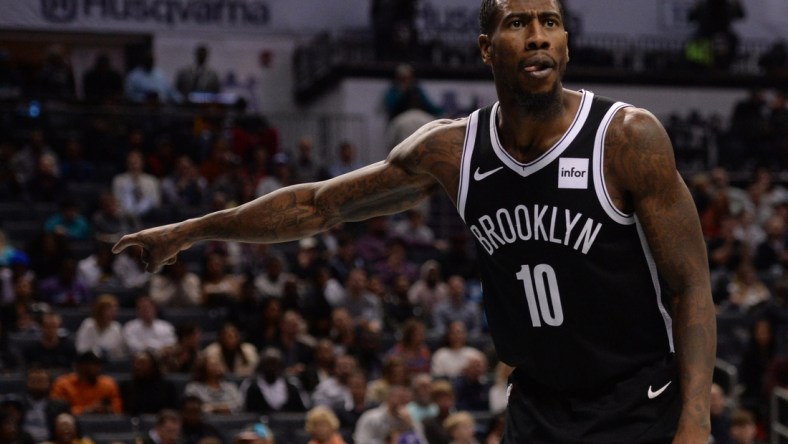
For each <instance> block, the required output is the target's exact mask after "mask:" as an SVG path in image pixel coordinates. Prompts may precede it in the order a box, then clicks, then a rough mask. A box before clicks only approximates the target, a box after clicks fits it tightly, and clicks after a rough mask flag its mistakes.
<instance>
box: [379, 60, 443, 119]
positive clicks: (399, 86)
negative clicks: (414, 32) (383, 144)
mask: <svg viewBox="0 0 788 444" xmlns="http://www.w3.org/2000/svg"><path fill="white" fill-rule="evenodd" d="M383 104H384V106H385V108H386V114H387V116H388V120H389V121H391V120H392V119H394V118H395V117H397V116H398V115H400V114H402V113H403V112H405V111H407V110H409V109H420V110H422V111H424V112H426V113H427V114H431V115H433V116H437V115H440V114H441V112H442V110H441V109H440V108H439V107H438V106H437V105H435V104H434V103H433V102H432V100H431V99H430V98H429V96H427V94H426V92H425V91H424V89H423V88H422V87H421V85H419V83H418V82H417V81H416V78H415V75H414V72H413V67H412V66H410V65H407V64H401V65H399V66H397V69H396V71H395V73H394V80H393V81H392V83H391V85H390V86H389V88H388V89H387V90H386V92H385V94H384V96H383Z"/></svg>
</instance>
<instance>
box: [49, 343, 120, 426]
mask: <svg viewBox="0 0 788 444" xmlns="http://www.w3.org/2000/svg"><path fill="white" fill-rule="evenodd" d="M103 365H104V359H103V358H102V357H101V356H99V355H97V354H96V353H95V352H92V351H89V352H85V353H81V354H80V355H79V356H78V357H77V359H76V363H75V371H74V372H73V373H68V374H65V375H63V376H60V377H58V378H57V379H55V383H54V384H53V385H52V397H53V398H57V399H62V400H64V401H67V402H68V403H69V405H70V406H71V413H73V414H74V415H82V414H87V413H99V414H116V415H118V414H120V413H121V412H122V411H123V401H122V400H121V398H120V390H119V389H118V384H117V382H115V379H114V378H112V377H111V376H107V375H103V374H102V366H103Z"/></svg>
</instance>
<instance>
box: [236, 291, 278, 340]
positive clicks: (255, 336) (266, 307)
mask: <svg viewBox="0 0 788 444" xmlns="http://www.w3.org/2000/svg"><path fill="white" fill-rule="evenodd" d="M239 316H242V315H241V314H237V313H236V314H235V315H234V318H235V319H234V321H235V322H236V323H238V322H239V320H238V317H239ZM281 322H282V301H281V300H279V299H277V298H264V299H263V300H262V302H261V303H260V307H259V309H258V311H257V312H255V313H254V315H253V316H252V317H250V318H248V319H246V322H244V324H243V327H244V328H243V334H244V336H245V337H246V338H248V339H249V341H250V342H252V343H253V344H254V345H255V346H256V347H257V348H258V349H262V348H265V347H267V346H269V345H275V344H276V341H277V339H278V337H279V328H280V325H281Z"/></svg>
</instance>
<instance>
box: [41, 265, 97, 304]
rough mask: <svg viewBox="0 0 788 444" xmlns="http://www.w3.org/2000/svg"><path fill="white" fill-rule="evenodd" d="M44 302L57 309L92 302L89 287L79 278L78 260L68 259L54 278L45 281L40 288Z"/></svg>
mask: <svg viewBox="0 0 788 444" xmlns="http://www.w3.org/2000/svg"><path fill="white" fill-rule="evenodd" d="M38 292H39V295H40V299H41V301H42V302H46V303H49V304H51V305H53V306H56V307H78V306H86V305H88V304H90V303H91V302H92V301H91V299H92V295H91V293H90V291H89V290H88V286H87V285H85V283H84V282H82V280H81V279H80V278H79V275H78V273H77V260H76V259H74V258H71V257H69V258H66V259H64V260H63V262H61V263H60V269H59V270H58V273H57V274H56V275H54V276H50V277H48V278H46V279H43V280H42V281H41V283H40V284H39V286H38Z"/></svg>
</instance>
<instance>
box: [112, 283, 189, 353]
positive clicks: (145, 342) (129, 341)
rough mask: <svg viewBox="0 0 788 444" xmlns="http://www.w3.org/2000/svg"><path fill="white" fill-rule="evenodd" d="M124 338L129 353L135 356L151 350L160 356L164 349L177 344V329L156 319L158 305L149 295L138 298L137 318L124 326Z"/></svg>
mask: <svg viewBox="0 0 788 444" xmlns="http://www.w3.org/2000/svg"><path fill="white" fill-rule="evenodd" d="M123 337H124V338H125V340H126V345H127V346H128V348H129V351H130V352H131V353H132V354H134V353H137V352H140V351H145V350H150V351H152V352H153V353H154V354H157V355H158V354H159V353H160V352H161V350H162V349H164V348H165V347H169V346H171V345H174V344H175V340H176V338H175V328H174V327H173V326H172V324H170V323H169V322H167V321H165V320H163V319H157V318H156V305H154V303H153V300H152V299H151V298H150V296H148V295H144V296H140V297H138V298H137V317H136V318H135V319H132V320H130V321H128V322H126V325H124V326H123Z"/></svg>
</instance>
